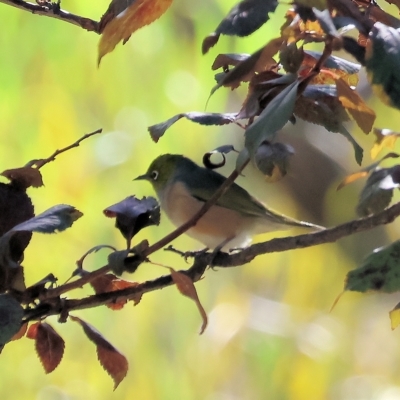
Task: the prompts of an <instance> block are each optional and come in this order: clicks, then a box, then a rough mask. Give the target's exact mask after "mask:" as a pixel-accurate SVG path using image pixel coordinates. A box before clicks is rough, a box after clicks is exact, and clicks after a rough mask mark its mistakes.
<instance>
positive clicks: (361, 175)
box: [336, 171, 369, 190]
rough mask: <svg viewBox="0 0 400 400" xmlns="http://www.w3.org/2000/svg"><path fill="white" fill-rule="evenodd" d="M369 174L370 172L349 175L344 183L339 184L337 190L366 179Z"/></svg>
mask: <svg viewBox="0 0 400 400" xmlns="http://www.w3.org/2000/svg"><path fill="white" fill-rule="evenodd" d="M368 174H369V171H360V172H355V173H354V174H351V175H347V176H346V177H345V178H344V179H343V180H342V182H340V183H339V185H338V187H337V189H336V190H340V189H341V188H342V187H344V186H346V185H348V184H349V183H352V182H354V181H356V180H358V179H360V178H364V177H365V176H367V175H368Z"/></svg>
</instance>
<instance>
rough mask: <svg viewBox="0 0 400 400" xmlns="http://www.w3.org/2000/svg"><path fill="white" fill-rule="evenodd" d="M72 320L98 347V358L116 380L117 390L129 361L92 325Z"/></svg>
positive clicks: (72, 318)
mask: <svg viewBox="0 0 400 400" xmlns="http://www.w3.org/2000/svg"><path fill="white" fill-rule="evenodd" d="M70 318H71V320H72V321H75V322H77V323H78V324H80V325H81V327H82V328H83V331H84V332H85V334H86V336H87V337H88V339H89V340H91V341H92V342H93V343H94V344H95V345H96V351H97V357H98V359H99V361H100V364H101V366H102V367H103V368H104V369H105V371H106V372H107V373H108V374H109V375H110V376H111V378H112V379H113V380H114V390H115V389H116V388H117V387H118V385H119V384H120V383H121V382H122V380H123V379H124V378H125V376H126V374H127V372H128V360H127V359H126V358H125V356H124V355H123V354H121V353H120V352H119V351H118V350H117V349H116V348H115V347H114V346H113V345H112V344H111V343H110V342H108V341H107V340H106V339H105V338H104V336H102V334H101V333H100V332H99V331H98V330H97V329H96V328H94V327H93V326H92V325H90V324H88V323H87V322H85V321H83V320H82V319H80V318H78V317H74V316H72V315H71V316H70Z"/></svg>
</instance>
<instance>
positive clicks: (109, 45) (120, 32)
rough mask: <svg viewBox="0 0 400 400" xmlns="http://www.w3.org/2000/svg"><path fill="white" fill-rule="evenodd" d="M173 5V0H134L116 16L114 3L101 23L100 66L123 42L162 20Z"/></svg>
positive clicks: (114, 2)
mask: <svg viewBox="0 0 400 400" xmlns="http://www.w3.org/2000/svg"><path fill="white" fill-rule="evenodd" d="M119 2H120V1H119ZM171 3H172V0H134V1H133V2H132V3H131V4H130V5H129V6H128V7H127V8H125V9H123V11H121V12H119V13H118V14H116V13H115V9H118V8H117V6H115V8H113V7H112V6H113V4H117V1H113V2H112V3H111V5H110V7H109V9H108V11H107V13H106V14H105V15H104V16H103V17H102V20H101V22H100V25H101V29H102V36H101V39H100V42H99V55H98V60H97V61H98V65H99V64H100V61H101V59H102V57H103V56H104V55H106V54H107V53H110V52H112V51H113V50H114V48H115V46H116V45H117V44H118V43H119V42H121V41H123V43H124V44H125V43H126V42H127V41H128V39H129V38H130V36H131V34H132V33H133V32H135V31H137V30H138V29H139V28H142V27H143V26H146V25H149V24H151V23H152V22H154V21H155V20H156V19H158V18H160V17H161V15H163V14H164V13H165V11H167V9H168V8H169V6H170V5H171ZM118 11H119V9H118ZM110 14H111V18H112V19H111V20H110ZM115 14H116V15H115ZM103 27H104V28H103Z"/></svg>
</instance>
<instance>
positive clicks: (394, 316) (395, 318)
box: [389, 303, 400, 330]
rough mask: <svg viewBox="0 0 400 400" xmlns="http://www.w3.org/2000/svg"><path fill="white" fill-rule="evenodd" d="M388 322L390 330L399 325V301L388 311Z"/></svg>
mask: <svg viewBox="0 0 400 400" xmlns="http://www.w3.org/2000/svg"><path fill="white" fill-rule="evenodd" d="M389 318H390V323H391V326H392V330H394V329H396V328H397V327H398V326H399V325H400V303H399V304H397V305H396V307H395V308H393V310H392V311H390V313H389Z"/></svg>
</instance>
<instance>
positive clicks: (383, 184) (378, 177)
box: [357, 166, 400, 216]
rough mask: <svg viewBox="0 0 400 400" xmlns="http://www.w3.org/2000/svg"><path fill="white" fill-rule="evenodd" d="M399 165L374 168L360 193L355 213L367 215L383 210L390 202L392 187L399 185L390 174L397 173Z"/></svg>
mask: <svg viewBox="0 0 400 400" xmlns="http://www.w3.org/2000/svg"><path fill="white" fill-rule="evenodd" d="M399 169H400V166H395V167H392V168H382V169H376V170H374V171H373V172H372V173H371V175H370V176H369V177H368V179H367V182H366V184H365V186H364V188H363V190H362V191H361V193H360V199H359V202H358V205H357V214H358V215H360V216H367V215H371V214H376V213H378V212H380V211H383V210H384V209H385V208H386V207H387V206H388V205H389V204H390V202H391V200H392V196H393V189H394V188H397V187H399V186H400V185H399V183H398V182H395V181H394V179H393V176H392V174H395V175H398V174H399Z"/></svg>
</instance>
